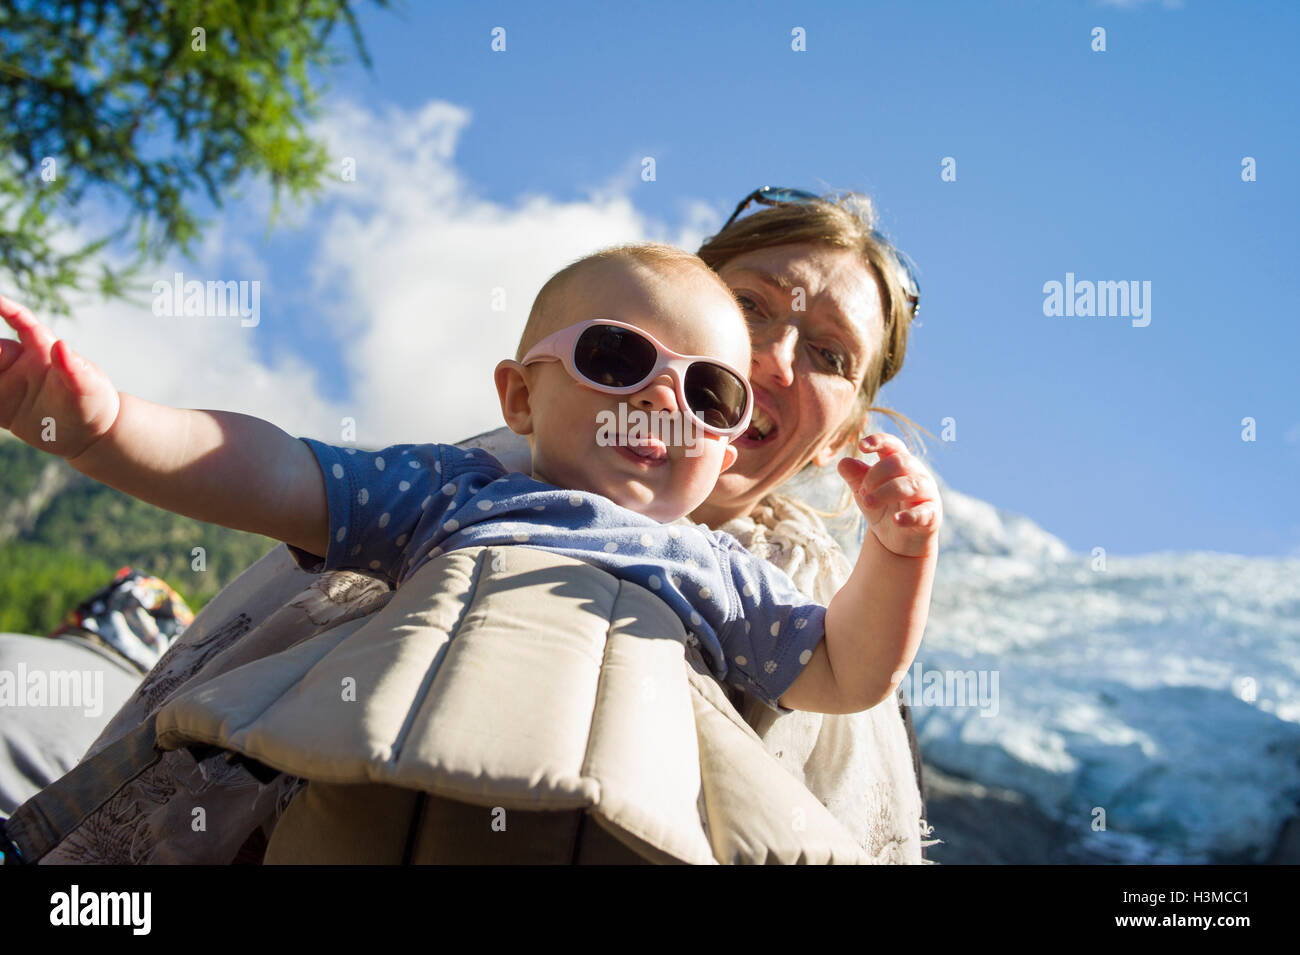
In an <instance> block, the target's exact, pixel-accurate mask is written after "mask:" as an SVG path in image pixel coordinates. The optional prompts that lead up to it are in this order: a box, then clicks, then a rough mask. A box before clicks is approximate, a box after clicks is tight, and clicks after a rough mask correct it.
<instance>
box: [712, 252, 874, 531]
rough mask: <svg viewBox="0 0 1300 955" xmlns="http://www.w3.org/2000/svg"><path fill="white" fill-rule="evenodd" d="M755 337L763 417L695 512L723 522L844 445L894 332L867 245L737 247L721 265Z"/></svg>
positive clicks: (758, 408)
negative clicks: (846, 429)
mask: <svg viewBox="0 0 1300 955" xmlns="http://www.w3.org/2000/svg"><path fill="white" fill-rule="evenodd" d="M718 274H719V275H721V276H722V278H723V280H724V281H726V283H727V284H728V285H729V286H731V289H732V291H733V292H734V293H735V295H736V298H737V300H738V301H739V302H740V305H741V308H742V309H743V310H744V313H745V317H746V318H747V319H748V321H749V326H750V335H751V338H752V340H753V350H754V360H753V366H752V369H751V372H750V382H751V384H752V385H753V388H754V402H755V408H754V423H753V426H752V427H751V428H750V430H749V432H748V433H747V434H746V435H745V436H743V437H741V438H739V439H737V440H736V441H735V445H736V447H737V448H738V449H739V451H740V459H739V460H738V461H737V462H736V464H735V465H734V466H733V467H731V469H730V470H728V471H727V472H726V473H724V474H723V475H722V476H721V477H720V478H719V480H718V484H717V486H716V488H715V489H714V492H713V494H712V495H710V496H709V499H708V501H706V502H705V504H704V505H703V506H702V507H701V508H700V509H699V510H697V511H696V512H695V514H694V515H693V517H694V519H696V520H700V521H703V522H704V523H706V524H710V525H714V526H716V525H717V524H719V523H722V522H723V521H725V520H728V519H730V518H731V517H736V516H739V515H743V514H748V513H749V511H750V510H751V509H752V508H753V507H754V505H755V504H756V503H758V501H759V499H760V498H762V497H763V496H764V495H765V494H767V493H769V492H770V491H771V490H773V489H774V488H776V487H777V486H778V485H780V484H781V483H782V482H784V481H785V480H787V479H788V478H790V477H791V476H793V475H794V474H795V473H797V472H798V471H799V470H800V469H801V468H803V467H804V465H806V464H807V463H808V462H809V461H812V462H814V463H815V464H817V465H819V466H823V465H826V464H829V463H830V462H831V461H832V460H834V459H835V457H836V455H837V454H838V453H839V452H840V451H842V450H843V447H837V446H836V445H835V442H834V435H835V432H836V431H838V430H839V428H840V427H841V425H843V423H844V420H845V417H846V416H847V415H848V414H849V412H850V411H851V410H852V408H853V405H854V400H855V398H856V396H857V393H858V389H859V388H860V387H861V386H862V379H863V376H864V375H865V373H866V369H867V367H868V365H869V363H870V362H871V361H872V359H873V358H874V357H875V356H876V354H877V352H878V351H879V349H880V348H881V345H882V342H883V339H884V325H885V320H884V307H883V302H884V296H883V294H882V292H881V288H880V284H879V282H878V280H877V279H876V277H875V274H874V272H873V271H872V270H871V269H870V267H869V266H868V265H867V263H866V262H865V261H864V260H863V259H862V257H861V255H859V254H857V253H855V252H852V251H850V250H848V249H836V248H831V247H828V246H819V245H808V244H800V245H784V246H775V247H772V248H768V249H761V250H759V251H757V252H748V253H745V254H744V255H740V256H737V257H736V258H734V259H732V260H731V261H729V262H728V263H727V264H726V265H724V266H722V267H721V268H720V269H718Z"/></svg>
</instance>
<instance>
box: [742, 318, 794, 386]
mask: <svg viewBox="0 0 1300 955" xmlns="http://www.w3.org/2000/svg"><path fill="white" fill-rule="evenodd" d="M798 340H799V330H798V329H797V328H795V327H794V326H793V325H791V324H785V325H780V326H778V327H777V328H776V329H774V331H773V333H772V334H771V335H768V336H767V337H766V338H765V339H763V340H762V341H761V342H760V341H755V342H754V343H753V349H754V367H755V368H756V369H757V370H758V371H759V372H761V373H763V374H766V375H769V376H771V378H772V380H773V381H775V382H776V383H777V384H779V385H783V386H786V387H788V386H790V385H792V384H794V350H795V346H796V344H797V342H798Z"/></svg>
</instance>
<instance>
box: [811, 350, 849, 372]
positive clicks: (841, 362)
mask: <svg viewBox="0 0 1300 955" xmlns="http://www.w3.org/2000/svg"><path fill="white" fill-rule="evenodd" d="M816 352H817V354H818V356H819V357H820V358H821V360H822V364H824V365H825V366H826V367H827V368H829V369H831V370H832V371H834V372H835V374H837V375H844V376H845V377H847V376H848V367H849V363H848V360H847V359H845V357H844V355H843V354H842V353H841V352H839V351H838V350H836V349H834V348H818V349H816Z"/></svg>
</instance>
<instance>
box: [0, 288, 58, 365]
mask: <svg viewBox="0 0 1300 955" xmlns="http://www.w3.org/2000/svg"><path fill="white" fill-rule="evenodd" d="M0 317H2V318H4V320H5V322H6V323H8V325H9V327H10V328H12V329H13V330H14V331H16V332H17V333H18V340H19V341H20V342H22V344H23V347H25V348H32V349H35V350H36V351H38V352H40V353H41V354H47V353H48V352H49V350H50V348H51V346H53V345H54V335H53V334H52V333H51V332H50V330H49V329H48V328H46V327H45V326H44V325H42V324H41V323H40V322H38V321H37V320H36V318H35V316H33V315H32V313H31V312H29V311H28V310H27V309H25V308H23V306H21V305H19V304H18V303H17V302H15V301H14V300H13V299H9V298H5V297H4V296H3V295H0Z"/></svg>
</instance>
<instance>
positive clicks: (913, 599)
mask: <svg viewBox="0 0 1300 955" xmlns="http://www.w3.org/2000/svg"><path fill="white" fill-rule="evenodd" d="M862 449H863V450H864V451H871V452H875V453H877V454H879V455H880V460H879V461H878V462H877V463H876V464H874V465H870V466H868V465H867V464H866V463H865V462H862V461H858V460H855V459H853V458H845V459H844V460H842V461H841V462H840V464H839V471H840V476H841V477H843V478H844V479H845V481H847V482H848V484H849V486H850V487H851V488H852V490H853V497H854V500H855V501H856V502H857V505H858V507H859V508H860V509H861V510H862V512H863V514H865V515H866V518H867V523H868V526H869V527H870V530H869V531H868V533H867V535H866V537H865V539H864V540H863V542H862V551H861V553H860V554H859V555H858V560H857V564H856V565H855V566H854V568H853V573H852V574H851V575H850V576H849V579H848V580H847V581H845V583H844V586H843V587H841V588H840V589H839V590H838V591H837V592H836V594H835V596H834V597H833V598H832V599H831V602H830V604H829V605H827V607H826V634H825V636H824V637H823V639H822V641H821V643H819V644H818V645H817V649H816V650H815V651H814V652H813V655H812V658H811V659H810V660H809V661H808V665H807V666H805V667H804V669H803V672H802V673H800V674H799V677H798V678H797V679H796V680H795V681H794V683H792V684H791V685H790V688H789V689H788V690H786V692H785V693H783V694H782V695H781V703H782V704H783V705H785V706H788V707H790V708H791V709H796V710H813V711H816V712H821V713H856V712H859V711H861V710H867V709H871V708H872V707H873V706H876V705H878V704H879V703H881V702H883V701H884V700H885V699H886V698H887V697H888V696H889V694H890V693H892V692H893V691H894V689H895V687H897V686H898V684H899V683H900V682H902V679H903V675H904V674H905V673H906V671H907V669H908V667H910V666H911V665H912V660H913V659H914V658H915V657H916V653H917V650H919V649H920V646H921V637H922V636H923V634H924V633H925V623H926V619H927V617H928V616H929V610H930V590H931V587H932V585H933V583H934V570H935V565H936V563H937V559H938V553H939V547H938V542H939V526H940V524H941V523H942V521H943V506H942V501H941V499H940V497H939V491H938V486H937V485H936V484H935V482H934V478H933V477H931V476H930V473H929V472H928V471H926V469H925V468H924V467H923V466H922V465H921V463H920V462H919V461H917V460H916V459H915V458H914V457H912V456H911V455H910V454H908V453H907V449H906V447H905V446H904V445H903V443H902V442H901V441H900V440H899V439H898V438H895V437H894V436H892V435H889V434H873V435H870V436H868V437H867V438H866V439H865V440H864V441H863V442H862Z"/></svg>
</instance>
